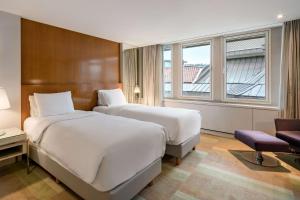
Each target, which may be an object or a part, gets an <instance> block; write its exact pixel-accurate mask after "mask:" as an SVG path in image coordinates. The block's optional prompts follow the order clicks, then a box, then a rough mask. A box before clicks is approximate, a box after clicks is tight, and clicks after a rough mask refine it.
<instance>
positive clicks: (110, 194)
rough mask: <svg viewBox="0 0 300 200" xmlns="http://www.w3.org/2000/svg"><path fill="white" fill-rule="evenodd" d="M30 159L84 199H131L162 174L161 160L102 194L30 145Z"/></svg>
mask: <svg viewBox="0 0 300 200" xmlns="http://www.w3.org/2000/svg"><path fill="white" fill-rule="evenodd" d="M29 157H30V158H31V159H32V160H33V161H35V162H36V163H37V164H38V165H40V166H41V167H42V168H44V169H45V170H47V171H48V172H49V173H50V174H52V175H53V176H54V177H56V178H57V179H58V180H59V181H61V182H62V183H63V184H65V185H66V186H67V187H69V188H70V189H71V190H73V191H74V192H75V193H76V194H78V195H79V196H81V197H82V198H84V199H98V200H99V199H101V200H102V199H105V200H108V199H109V200H120V199H121V200H123V199H124V200H125V199H131V198H133V197H134V196H135V195H137V194H138V193H139V192H140V191H141V190H142V189H143V188H144V187H146V186H147V185H148V184H149V183H151V181H153V179H154V178H155V177H156V176H158V175H159V174H160V173H161V159H157V160H155V161H154V162H152V163H151V164H150V165H148V166H147V167H146V168H144V169H143V170H141V171H140V172H138V173H137V174H136V175H135V176H133V177H132V178H130V179H129V180H127V181H126V182H124V183H122V184H121V185H119V186H117V187H116V188H114V189H112V190H110V191H107V192H101V191H98V190H97V189H95V188H94V187H93V186H91V185H89V184H88V183H86V182H84V181H83V180H81V179H80V178H78V177H77V176H75V175H73V174H72V173H71V172H69V171H68V170H67V169H65V168H63V167H62V166H60V165H59V164H58V163H57V162H55V161H54V160H52V159H51V158H50V157H49V156H48V155H47V154H45V153H43V152H42V151H39V150H38V148H37V147H36V146H34V145H29Z"/></svg>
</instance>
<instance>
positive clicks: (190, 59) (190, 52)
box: [164, 45, 210, 64]
mask: <svg viewBox="0 0 300 200" xmlns="http://www.w3.org/2000/svg"><path fill="white" fill-rule="evenodd" d="M182 54H183V60H184V61H186V63H187V64H210V45H205V46H196V47H190V48H183V50H182ZM164 60H171V51H164Z"/></svg>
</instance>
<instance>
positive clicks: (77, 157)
mask: <svg viewBox="0 0 300 200" xmlns="http://www.w3.org/2000/svg"><path fill="white" fill-rule="evenodd" d="M24 130H25V132H26V133H27V135H28V137H29V139H30V141H31V143H33V144H34V145H35V146H37V147H38V148H39V150H40V151H43V152H44V153H46V154H47V155H48V156H49V157H50V158H52V159H53V160H54V161H56V162H57V163H58V164H60V165H61V166H62V167H64V168H66V169H67V170H68V171H70V172H71V173H73V174H74V175H75V176H78V177H79V178H81V179H82V180H84V181H85V182H87V183H88V184H90V185H92V186H93V187H94V188H96V189H97V190H99V191H102V192H105V191H109V190H111V189H113V188H115V187H117V186H118V185H120V184H122V183H123V182H125V181H126V180H128V179H130V178H131V177H133V176H134V175H135V174H137V173H138V172H139V171H141V170H143V169H144V168H145V167H147V166H148V165H149V164H150V163H152V162H153V161H155V160H157V159H158V158H161V157H162V156H163V154H164V150H165V147H164V146H165V134H164V130H163V127H161V126H158V125H157V124H154V123H145V122H140V121H137V120H132V119H127V118H123V117H116V116H109V115H104V114H100V113H95V112H83V111H82V112H80V111H77V112H75V113H73V114H66V115H60V116H51V117H42V118H41V117H30V118H28V119H26V120H25V122H24Z"/></svg>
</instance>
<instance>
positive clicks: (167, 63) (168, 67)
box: [163, 46, 172, 97]
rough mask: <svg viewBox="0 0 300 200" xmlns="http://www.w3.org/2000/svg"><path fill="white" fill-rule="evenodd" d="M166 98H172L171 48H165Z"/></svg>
mask: <svg viewBox="0 0 300 200" xmlns="http://www.w3.org/2000/svg"><path fill="white" fill-rule="evenodd" d="M163 74H164V78H163V79H164V80H163V81H164V85H163V87H164V97H171V96H172V52H171V47H170V46H165V47H164V48H163Z"/></svg>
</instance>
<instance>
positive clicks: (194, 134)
mask: <svg viewBox="0 0 300 200" xmlns="http://www.w3.org/2000/svg"><path fill="white" fill-rule="evenodd" d="M98 105H99V106H96V107H94V108H93V110H94V111H96V112H100V113H105V114H108V115H114V116H122V117H127V118H132V119H137V120H141V121H146V122H153V123H156V124H159V125H162V126H163V127H164V128H165V133H166V138H167V143H166V144H167V145H166V154H168V155H172V156H174V157H176V164H179V163H180V161H181V158H183V157H184V156H185V155H186V154H187V153H188V152H189V151H191V150H192V149H195V146H196V145H197V144H198V143H199V141H200V139H199V137H200V129H201V114H200V112H199V111H196V110H189V109H181V108H170V107H153V106H145V105H141V104H128V103H127V101H126V99H125V96H124V94H123V92H122V90H121V89H113V90H98Z"/></svg>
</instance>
